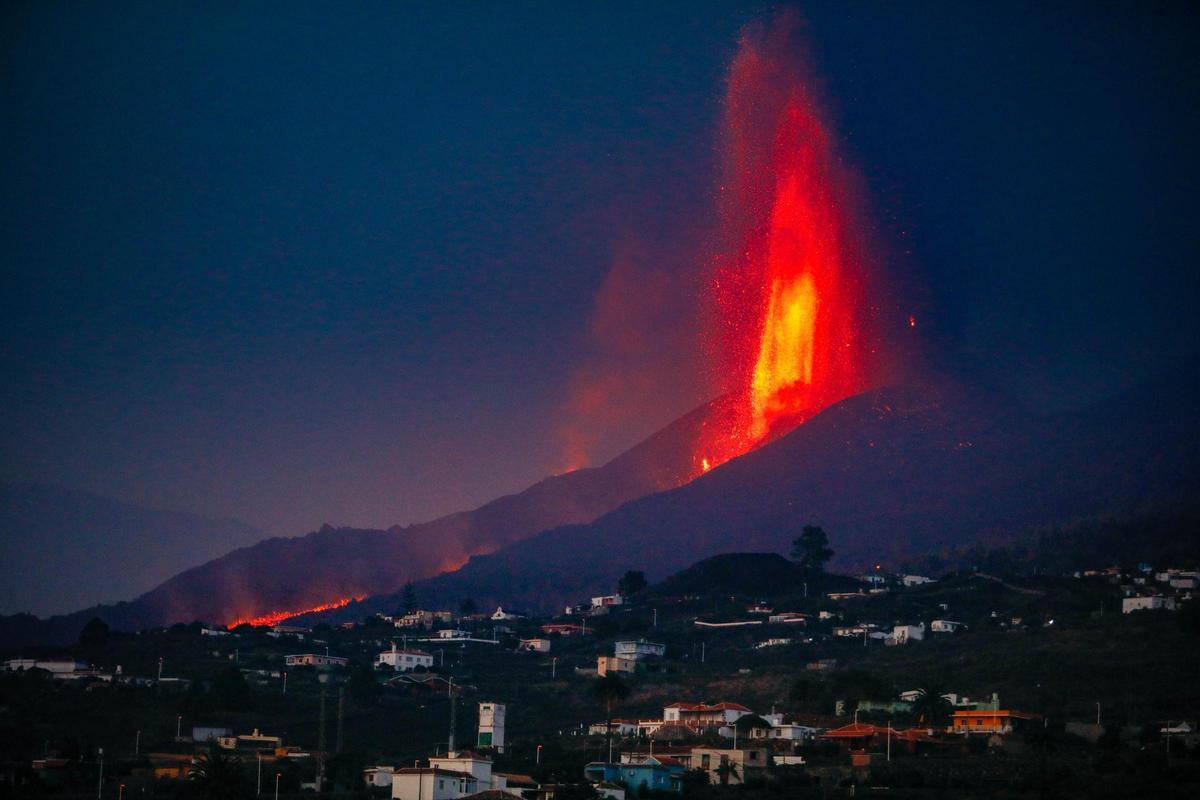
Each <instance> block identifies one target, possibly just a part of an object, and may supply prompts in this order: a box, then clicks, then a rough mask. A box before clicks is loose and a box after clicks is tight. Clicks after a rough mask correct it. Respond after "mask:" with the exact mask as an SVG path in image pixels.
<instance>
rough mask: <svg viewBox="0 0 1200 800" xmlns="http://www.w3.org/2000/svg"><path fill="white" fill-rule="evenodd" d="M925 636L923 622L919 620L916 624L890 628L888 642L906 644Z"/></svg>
mask: <svg viewBox="0 0 1200 800" xmlns="http://www.w3.org/2000/svg"><path fill="white" fill-rule="evenodd" d="M924 638H925V623H924V622H919V623H917V624H916V625H897V626H896V627H894V628H892V636H891V638H890V639H889V640H888V642H887V643H888V644H908V643H909V642H914V641H920V640H922V639H924Z"/></svg>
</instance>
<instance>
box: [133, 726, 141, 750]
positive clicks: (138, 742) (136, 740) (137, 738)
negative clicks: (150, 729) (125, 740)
mask: <svg viewBox="0 0 1200 800" xmlns="http://www.w3.org/2000/svg"><path fill="white" fill-rule="evenodd" d="M141 747H142V732H141V731H138V732H137V736H135V737H133V754H134V755H135V756H136V755H137V754H138V753H139V752H140V751H141Z"/></svg>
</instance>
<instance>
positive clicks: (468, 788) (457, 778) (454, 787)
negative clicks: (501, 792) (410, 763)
mask: <svg viewBox="0 0 1200 800" xmlns="http://www.w3.org/2000/svg"><path fill="white" fill-rule="evenodd" d="M477 791H479V781H478V780H477V779H476V778H475V777H474V776H473V775H471V774H470V773H467V772H456V771H454V770H448V769H441V768H438V767H407V768H405V769H398V770H395V771H394V772H393V773H392V798H393V800H458V798H460V797H463V796H464V795H468V794H474V793H475V792H477Z"/></svg>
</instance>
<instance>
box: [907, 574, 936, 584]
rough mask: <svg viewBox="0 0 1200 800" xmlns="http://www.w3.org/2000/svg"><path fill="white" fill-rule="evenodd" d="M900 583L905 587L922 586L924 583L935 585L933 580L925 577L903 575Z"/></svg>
mask: <svg viewBox="0 0 1200 800" xmlns="http://www.w3.org/2000/svg"><path fill="white" fill-rule="evenodd" d="M900 583H901V584H903V585H904V586H920V585H921V584H923V583H933V578H926V577H925V576H924V575H901V576H900Z"/></svg>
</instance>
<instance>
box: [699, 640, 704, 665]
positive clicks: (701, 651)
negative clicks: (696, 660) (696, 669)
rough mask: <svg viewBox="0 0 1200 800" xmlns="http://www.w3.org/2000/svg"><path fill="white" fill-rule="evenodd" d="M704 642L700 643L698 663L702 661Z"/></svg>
mask: <svg viewBox="0 0 1200 800" xmlns="http://www.w3.org/2000/svg"><path fill="white" fill-rule="evenodd" d="M704 644H705V643H704V642H701V643H700V663H701V664H703V663H704Z"/></svg>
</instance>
